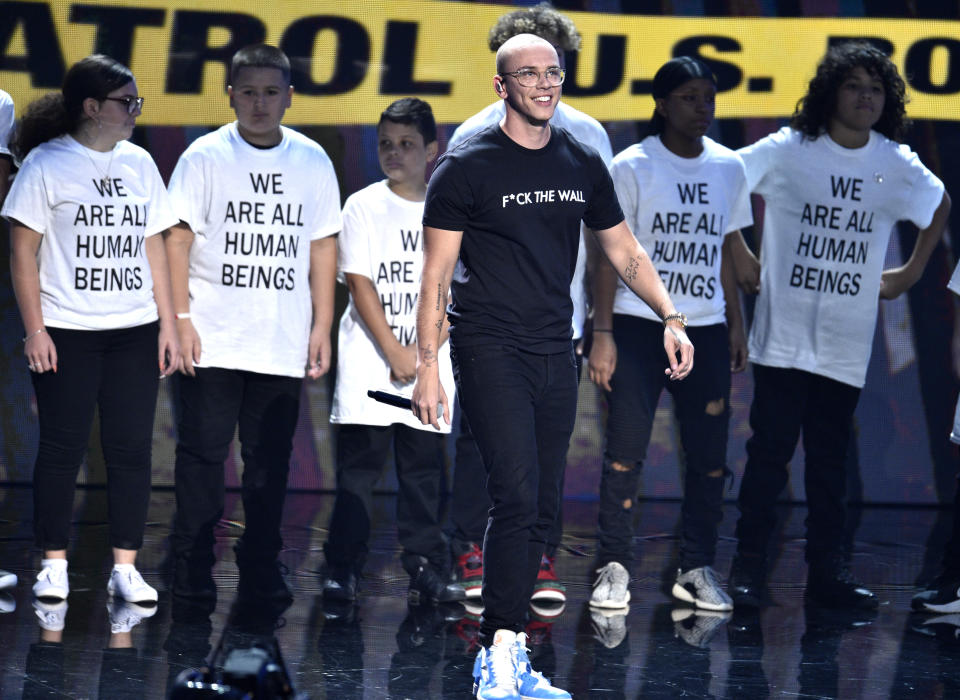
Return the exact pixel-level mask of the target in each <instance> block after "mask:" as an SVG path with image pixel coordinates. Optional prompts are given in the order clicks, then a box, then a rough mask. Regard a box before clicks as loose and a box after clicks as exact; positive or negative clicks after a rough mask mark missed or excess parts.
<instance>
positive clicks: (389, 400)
mask: <svg viewBox="0 0 960 700" xmlns="http://www.w3.org/2000/svg"><path fill="white" fill-rule="evenodd" d="M367 396H369V397H370V398H371V399H373V400H374V401H379V402H380V403H385V404H387V405H388V406H396V407H397V408H405V409H407V410H408V411H409V410H410V406H411V403H410V399H408V398H407V397H406V396H400V394H391V393H390V392H389V391H374V390H373V389H368V390H367ZM442 417H443V404H438V405H437V418H442Z"/></svg>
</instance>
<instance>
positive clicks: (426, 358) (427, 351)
mask: <svg viewBox="0 0 960 700" xmlns="http://www.w3.org/2000/svg"><path fill="white" fill-rule="evenodd" d="M436 359H437V355H436V353H434V352H433V345H428V346H427V347H425V348H424V349H423V364H425V365H426V366H427V367H432V366H433V363H434V362H436Z"/></svg>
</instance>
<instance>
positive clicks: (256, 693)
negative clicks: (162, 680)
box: [170, 628, 309, 700]
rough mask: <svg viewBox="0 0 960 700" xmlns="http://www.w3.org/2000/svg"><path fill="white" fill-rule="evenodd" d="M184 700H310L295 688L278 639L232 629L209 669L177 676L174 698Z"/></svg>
mask: <svg viewBox="0 0 960 700" xmlns="http://www.w3.org/2000/svg"><path fill="white" fill-rule="evenodd" d="M181 698H182V699H183V700H190V699H196V698H221V699H223V698H231V699H232V698H237V699H238V700H239V699H240V698H250V699H251V700H273V699H274V698H277V699H282V700H286V699H287V698H289V699H290V700H308V698H309V696H307V695H306V694H303V693H298V692H296V690H295V689H294V687H293V682H292V681H291V679H290V674H289V673H288V672H287V667H286V664H284V662H283V655H282V654H281V653H280V645H279V644H278V643H277V640H276V638H275V637H273V636H272V635H271V636H267V635H250V634H243V633H241V634H237V633H236V631H235V630H231V629H230V628H228V629H226V630H225V631H224V633H223V636H222V637H221V638H220V644H219V645H218V646H217V650H216V652H214V654H213V656H212V657H211V659H210V664H209V666H207V667H205V668H203V669H200V670H195V669H191V670H187V671H184V672H182V673H181V674H180V675H179V676H178V677H177V682H176V684H175V686H174V688H173V690H172V691H171V693H170V699H171V700H180V699H181Z"/></svg>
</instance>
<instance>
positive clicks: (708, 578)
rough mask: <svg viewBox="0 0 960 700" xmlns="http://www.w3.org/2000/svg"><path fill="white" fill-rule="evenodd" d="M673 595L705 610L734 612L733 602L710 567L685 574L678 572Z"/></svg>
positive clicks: (692, 570) (702, 567)
mask: <svg viewBox="0 0 960 700" xmlns="http://www.w3.org/2000/svg"><path fill="white" fill-rule="evenodd" d="M672 593H673V597H674V598H676V599H678V600H682V601H684V602H686V603H693V604H694V605H696V606H697V607H698V608H702V609H703V610H716V611H720V612H726V611H727V610H733V601H732V600H731V599H730V596H728V595H727V592H726V591H724V590H723V586H721V585H720V581H719V579H718V578H717V572H716V571H714V570H713V569H712V568H710V567H709V566H701V567H698V568H696V569H690V571H688V572H687V573H685V574H684V573H681V572H680V571H677V580H676V582H675V583H674V584H673V591H672Z"/></svg>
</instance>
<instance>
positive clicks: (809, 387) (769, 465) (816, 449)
mask: <svg viewBox="0 0 960 700" xmlns="http://www.w3.org/2000/svg"><path fill="white" fill-rule="evenodd" d="M904 104H905V97H904V84H903V80H901V79H900V77H899V75H898V74H897V69H896V67H895V66H894V65H893V63H891V62H890V60H889V59H888V58H887V57H886V56H885V55H884V54H883V53H882V52H881V51H879V50H878V49H876V48H874V47H873V46H870V45H868V44H864V43H845V44H841V45H838V46H835V47H833V48H831V49H830V50H829V52H828V53H827V55H826V56H825V57H824V58H823V60H822V61H821V62H820V64H819V66H818V68H817V73H816V76H815V77H814V78H813V80H811V81H810V86H809V89H808V92H807V94H806V95H805V96H804V97H803V98H802V99H801V100H800V101H799V102H798V105H797V110H796V113H795V114H794V116H793V119H792V120H791V125H790V126H789V127H784V128H783V129H781V130H780V131H778V132H776V133H775V134H771V135H769V136H767V137H765V138H763V139H761V140H760V141H758V142H757V143H755V144H753V145H752V146H748V147H747V148H744V149H741V150H740V151H739V153H740V155H741V156H742V157H743V160H744V164H745V165H746V170H747V184H748V186H749V188H750V190H751V191H752V192H754V193H755V194H759V195H760V196H762V197H763V199H764V202H765V205H766V213H765V217H764V218H765V222H764V223H765V225H764V231H763V246H762V249H761V257H760V263H761V278H760V294H759V296H758V298H757V305H756V311H755V315H754V321H753V327H752V328H751V332H750V340H749V345H748V349H749V356H750V359H751V360H752V361H753V363H754V387H755V388H754V398H753V405H752V406H751V409H750V427H751V429H752V431H753V435H752V436H751V437H750V439H749V440H748V441H747V464H746V469H745V471H744V475H743V483H742V485H741V487H740V496H739V502H738V505H739V509H740V520H739V522H738V523H737V537H738V539H739V543H738V547H737V555H736V558H735V559H734V562H733V569H732V571H731V575H730V593H731V596H732V598H733V600H734V605H735V606H756V605H759V604H760V602H761V600H762V598H763V596H762V589H763V582H764V577H765V569H766V566H765V564H766V558H767V550H768V545H769V540H770V533H772V532H773V531H774V523H775V521H776V515H775V513H774V506H775V504H776V500H777V497H778V495H779V494H780V493H781V491H782V490H783V487H784V486H785V485H786V483H787V479H788V471H787V464H788V462H789V461H790V459H791V457H792V456H793V453H794V450H795V448H796V445H797V441H798V439H799V437H800V433H801V430H802V433H803V448H804V452H805V454H806V468H805V472H804V481H805V487H806V496H807V506H808V515H807V520H806V527H807V544H806V559H807V563H808V565H809V569H808V575H807V588H806V595H807V599H808V602H809V603H812V604H815V605H821V606H830V607H838V608H848V609H849V608H861V609H863V608H866V609H870V608H875V607H877V604H878V601H877V597H876V596H875V595H874V594H873V593H872V592H871V591H869V590H868V589H866V588H865V587H863V586H862V585H860V584H859V583H858V582H857V581H856V580H855V579H854V578H853V577H852V576H851V574H850V572H849V570H848V569H847V559H848V557H849V552H846V551H844V546H843V544H842V542H843V538H842V537H840V536H839V534H840V533H842V532H843V531H844V525H845V520H846V512H845V502H846V481H847V475H846V463H847V454H848V447H849V444H850V426H851V423H852V417H853V413H854V410H855V409H856V406H857V401H858V400H859V397H860V391H861V389H862V387H863V385H864V382H865V379H866V373H867V364H868V362H869V360H870V350H871V346H872V343H873V334H874V328H875V326H876V319H877V309H878V303H879V300H880V299H894V298H896V297H898V296H900V295H901V294H902V293H904V292H905V291H907V290H908V289H909V288H910V287H911V286H912V285H913V284H914V283H915V282H916V281H917V280H918V279H919V278H920V276H921V274H922V273H923V268H924V266H925V265H926V262H927V260H928V259H929V257H930V254H931V253H932V251H933V249H934V248H935V247H936V245H937V241H938V240H939V239H940V235H941V234H942V232H943V228H944V226H945V225H946V222H947V217H948V214H949V212H950V197H949V196H948V195H947V193H946V192H945V190H944V186H943V183H942V182H941V181H940V180H939V179H938V178H937V177H936V176H935V175H934V174H933V173H931V172H930V171H929V170H928V169H927V168H926V167H925V166H924V165H923V163H921V162H920V159H919V158H918V157H917V154H916V153H914V152H912V151H911V150H910V149H909V148H908V147H907V146H905V145H902V144H900V143H899V140H900V139H901V138H902V135H903V133H904V130H905V128H906V126H907V124H908V122H907V119H906V116H905V110H904ZM901 220H909V221H912V222H913V223H914V224H916V225H917V226H918V227H919V228H920V229H921V231H920V234H919V237H918V238H917V243H916V245H915V247H914V249H913V252H912V253H911V255H910V258H909V260H908V261H907V262H906V264H904V265H902V266H900V267H896V268H891V269H886V270H885V269H884V268H883V264H884V257H885V255H886V250H887V242H888V240H889V236H890V232H891V230H892V228H893V225H894V224H895V223H896V222H897V221H901Z"/></svg>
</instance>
